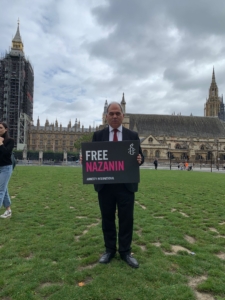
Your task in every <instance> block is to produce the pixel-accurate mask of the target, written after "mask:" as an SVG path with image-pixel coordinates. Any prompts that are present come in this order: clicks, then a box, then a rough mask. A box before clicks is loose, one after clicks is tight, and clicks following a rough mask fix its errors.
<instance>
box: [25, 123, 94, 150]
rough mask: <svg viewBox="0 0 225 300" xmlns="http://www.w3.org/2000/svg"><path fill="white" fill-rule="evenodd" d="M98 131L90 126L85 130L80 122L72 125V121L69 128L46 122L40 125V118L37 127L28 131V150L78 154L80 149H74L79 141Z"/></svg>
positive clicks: (30, 127) (31, 127)
mask: <svg viewBox="0 0 225 300" xmlns="http://www.w3.org/2000/svg"><path fill="white" fill-rule="evenodd" d="M96 130H98V127H96V128H93V127H91V126H89V127H88V128H85V127H84V126H81V125H80V121H77V119H76V121H75V124H73V125H72V123H71V121H70V122H69V123H68V126H67V127H62V124H60V125H59V124H58V121H57V120H56V121H55V123H52V124H49V121H48V120H46V122H45V125H44V126H41V125H40V120H39V118H38V120H37V125H36V126H35V125H33V124H31V125H30V126H29V131H28V144H27V149H28V150H33V151H53V152H75V151H76V152H77V151H79V150H80V149H75V148H74V143H75V142H76V140H77V139H79V138H80V137H81V136H83V135H85V134H89V133H90V132H94V131H96Z"/></svg>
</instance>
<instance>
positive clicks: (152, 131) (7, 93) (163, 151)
mask: <svg viewBox="0 0 225 300" xmlns="http://www.w3.org/2000/svg"><path fill="white" fill-rule="evenodd" d="M33 87H34V72H33V68H32V65H31V63H30V62H29V60H28V59H27V58H26V57H25V54H24V46H23V42H22V39H21V35H20V30H19V24H18V27H17V31H16V34H15V36H14V38H13V40H12V46H11V51H9V52H7V53H6V54H5V55H4V56H3V57H1V59H0V119H1V120H2V121H4V122H6V123H7V124H8V125H9V129H10V136H11V137H13V138H14V140H15V143H16V148H17V150H24V149H26V150H33V151H53V152H63V151H64V152H75V151H77V150H78V149H75V148H74V142H75V141H76V140H77V139H79V138H80V137H82V136H83V135H85V134H89V133H91V132H93V131H96V130H99V129H100V128H102V127H104V126H107V124H106V121H105V114H106V110H107V106H108V102H107V100H106V101H105V104H104V103H103V113H102V125H100V126H99V127H96V128H93V127H91V126H89V127H88V128H84V126H82V125H81V124H80V121H79V120H77V119H76V121H75V123H74V124H72V123H71V121H69V123H68V126H67V127H62V125H61V124H58V121H57V120H56V121H55V123H51V124H50V123H49V121H48V120H46V122H45V124H43V125H41V124H40V120H39V118H38V120H37V122H36V124H35V123H34V122H33V98H34V95H33ZM126 105H127V104H126V101H125V96H124V94H123V95H122V100H121V106H122V107H123V110H124V114H125V117H124V121H123V125H124V126H125V127H127V128H129V129H131V130H134V131H137V132H138V134H139V137H140V140H141V146H142V149H143V153H144V155H145V157H146V161H148V160H149V161H152V159H153V158H154V157H157V158H159V159H168V158H172V159H175V160H176V161H180V160H183V159H188V160H190V161H196V160H197V161H198V160H202V161H207V160H211V161H212V160H213V161H214V162H216V161H217V160H220V161H221V162H222V161H224V160H225V112H224V103H223V96H220V95H219V92H218V87H217V84H216V77H215V71H214V69H213V71H212V80H211V84H210V87H209V94H208V98H207V99H206V103H205V105H204V108H203V109H204V117H200V116H192V115H191V116H182V115H154V114H131V113H129V112H127V107H126Z"/></svg>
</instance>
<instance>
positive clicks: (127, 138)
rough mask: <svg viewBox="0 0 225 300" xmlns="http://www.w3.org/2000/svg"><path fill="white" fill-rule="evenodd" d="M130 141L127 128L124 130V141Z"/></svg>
mask: <svg viewBox="0 0 225 300" xmlns="http://www.w3.org/2000/svg"><path fill="white" fill-rule="evenodd" d="M126 140H130V137H129V135H128V130H126V128H125V127H123V129H122V141H126Z"/></svg>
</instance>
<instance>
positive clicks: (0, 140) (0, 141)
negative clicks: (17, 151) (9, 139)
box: [0, 137, 4, 146]
mask: <svg viewBox="0 0 225 300" xmlns="http://www.w3.org/2000/svg"><path fill="white" fill-rule="evenodd" d="M3 141H4V138H3V137H0V146H1V145H3Z"/></svg>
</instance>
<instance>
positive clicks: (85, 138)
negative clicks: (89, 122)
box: [74, 132, 93, 151]
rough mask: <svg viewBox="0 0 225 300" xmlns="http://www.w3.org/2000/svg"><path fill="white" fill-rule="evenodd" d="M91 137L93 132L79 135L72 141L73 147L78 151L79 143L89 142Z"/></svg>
mask: <svg viewBox="0 0 225 300" xmlns="http://www.w3.org/2000/svg"><path fill="white" fill-rule="evenodd" d="M92 137H93V132H88V133H85V134H84V135H82V136H80V137H79V138H78V139H77V140H76V142H75V143H74V147H75V148H76V149H77V150H78V151H79V150H80V149H81V143H87V142H91V141H92Z"/></svg>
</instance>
